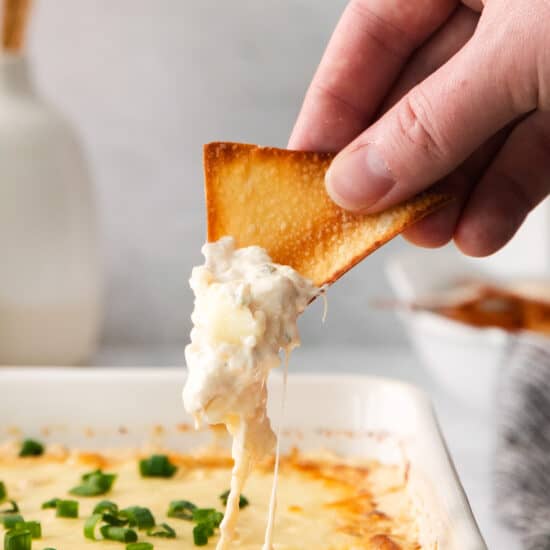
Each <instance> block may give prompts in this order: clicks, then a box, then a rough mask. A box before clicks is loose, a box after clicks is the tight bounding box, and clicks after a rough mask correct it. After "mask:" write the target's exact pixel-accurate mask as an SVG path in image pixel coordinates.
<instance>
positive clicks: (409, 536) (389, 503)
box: [0, 446, 421, 550]
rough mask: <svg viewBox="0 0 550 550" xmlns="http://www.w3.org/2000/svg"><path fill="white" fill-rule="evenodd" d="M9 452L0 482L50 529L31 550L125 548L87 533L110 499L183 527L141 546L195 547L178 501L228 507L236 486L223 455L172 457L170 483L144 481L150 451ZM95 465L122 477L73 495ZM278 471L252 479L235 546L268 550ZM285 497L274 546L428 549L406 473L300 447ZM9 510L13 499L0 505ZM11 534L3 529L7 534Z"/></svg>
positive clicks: (262, 469) (283, 477) (285, 476)
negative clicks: (66, 508) (70, 506)
mask: <svg viewBox="0 0 550 550" xmlns="http://www.w3.org/2000/svg"><path fill="white" fill-rule="evenodd" d="M10 448H11V447H10V446H4V447H2V448H0V481H3V482H4V484H5V486H6V489H7V493H8V498H9V499H12V500H14V501H16V502H17V504H18V506H19V508H20V514H21V515H22V516H23V517H24V519H25V521H39V522H40V523H41V525H42V539H41V540H35V541H33V548H38V549H42V548H46V547H52V548H56V549H57V550H79V549H81V548H91V547H93V546H94V545H95V547H96V548H104V549H105V550H108V549H113V550H115V549H118V550H120V549H123V548H125V545H124V544H121V543H119V542H113V541H107V540H101V541H97V542H94V541H92V540H89V539H86V538H85V537H84V534H83V527H84V522H85V520H86V519H87V518H88V517H89V516H90V515H91V514H92V511H93V508H94V507H95V505H96V504H97V503H98V502H100V501H101V500H105V499H108V500H110V501H113V502H115V503H116V504H118V506H119V508H121V509H122V508H125V507H130V506H142V507H147V508H149V509H150V510H151V512H152V513H153V515H154V516H155V519H156V523H157V524H161V523H163V522H165V523H168V524H169V525H170V526H171V527H172V528H173V529H174V530H175V531H176V535H177V536H176V538H175V539H163V538H154V537H148V536H147V535H146V534H145V531H139V532H138V534H139V541H140V542H141V541H143V542H145V541H148V542H151V543H152V544H153V545H154V548H155V549H156V550H170V549H183V548H195V545H194V542H193V534H192V530H193V525H194V524H193V523H192V522H191V521H186V520H182V519H176V518H169V517H167V515H166V514H167V510H168V506H169V504H170V502H171V501H174V500H188V501H191V502H193V503H194V504H196V505H197V506H199V507H201V508H215V509H217V510H219V511H220V512H223V511H224V507H223V504H222V502H221V500H220V498H219V495H220V494H221V493H223V492H224V491H225V490H226V489H228V487H227V484H228V479H229V473H230V471H231V467H232V460H231V458H230V457H228V456H224V455H222V454H219V453H209V454H201V455H181V454H170V455H169V457H170V461H171V462H172V463H173V464H175V465H176V466H177V467H178V470H177V472H176V474H175V475H174V476H173V477H172V478H170V479H164V478H143V477H141V475H140V473H139V468H138V460H139V458H142V455H141V454H140V453H136V452H133V451H132V452H130V451H118V452H116V453H111V454H109V455H105V454H99V453H97V454H96V453H89V452H86V453H85V452H79V451H70V452H69V451H66V450H64V449H62V448H60V447H58V448H56V447H51V448H49V449H47V451H46V453H45V454H44V455H43V456H40V457H32V458H18V457H17V453H16V452H15V451H13V452H12V451H11V450H10ZM13 448H14V449H15V446H13ZM97 468H101V469H102V470H103V471H104V472H109V473H115V474H117V479H116V481H115V483H114V485H113V487H112V488H111V490H109V491H108V493H106V494H104V495H101V496H96V497H75V496H73V495H70V494H69V490H70V489H71V488H72V487H74V486H75V485H78V483H79V480H80V478H81V476H82V475H83V474H85V473H87V472H90V471H93V470H95V469H97ZM272 468H273V459H272V458H269V459H266V460H264V461H263V462H261V463H260V464H259V465H258V467H257V468H255V469H254V471H253V472H252V473H251V475H250V477H249V479H248V481H247V484H246V487H245V489H244V495H245V496H246V498H247V499H248V501H249V504H248V506H246V507H244V508H243V509H242V510H241V514H240V520H239V523H238V527H237V529H236V533H235V537H236V538H235V540H234V541H233V542H232V543H231V548H239V549H247V550H248V549H250V550H251V549H255V550H258V549H259V548H261V547H262V543H263V538H264V533H265V522H266V516H267V512H268V506H269V493H270V490H271V483H272ZM278 491H279V498H278V507H277V520H276V524H275V528H274V537H273V538H274V544H273V546H274V548H275V549H276V550H283V549H284V550H298V549H316V550H322V549H327V550H329V549H330V550H344V549H383V550H399V549H402V550H413V549H415V550H417V549H420V548H421V547H420V545H419V544H418V543H417V540H418V536H417V526H416V522H415V519H414V513H413V509H412V504H411V502H410V500H409V497H408V495H407V490H406V480H405V476H404V472H403V469H402V468H399V467H397V466H388V465H382V464H380V463H377V462H363V463H359V462H355V463H351V462H344V461H342V460H339V459H336V458H335V457H333V456H329V455H327V456H324V455H314V456H309V455H308V456H306V455H303V454H300V453H299V452H297V451H295V452H293V453H291V454H290V455H288V456H285V457H283V458H282V459H281V469H280V477H279V489H278ZM54 497H57V498H61V499H74V500H78V501H79V517H78V518H77V519H64V518H57V517H56V515H55V510H52V509H45V510H43V509H42V508H41V506H42V503H44V502H46V501H48V500H50V499H52V498H54ZM5 507H6V503H4V504H2V505H0V508H5ZM4 531H5V529H4V528H3V527H2V526H0V534H1V535H2V537H3V536H4ZM218 538H219V529H216V532H215V534H214V536H212V537H210V539H209V541H208V546H207V547H210V548H215V546H216V544H217V542H218Z"/></svg>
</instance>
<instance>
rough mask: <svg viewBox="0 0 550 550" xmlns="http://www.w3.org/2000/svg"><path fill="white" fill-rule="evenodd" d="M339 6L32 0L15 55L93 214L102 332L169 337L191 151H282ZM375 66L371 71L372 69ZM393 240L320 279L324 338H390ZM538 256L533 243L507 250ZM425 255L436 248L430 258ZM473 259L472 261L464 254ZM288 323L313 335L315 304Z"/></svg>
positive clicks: (195, 189)
mask: <svg viewBox="0 0 550 550" xmlns="http://www.w3.org/2000/svg"><path fill="white" fill-rule="evenodd" d="M346 3H347V0H327V1H324V2H320V1H319V0H261V1H258V0H239V1H238V2H234V1H233V2H231V1H223V0H162V1H152V0H116V1H113V0H37V1H36V2H35V3H34V4H35V6H34V10H33V17H32V19H31V28H30V32H29V53H30V54H31V57H32V59H33V61H34V62H35V69H36V76H37V79H38V82H39V84H40V85H41V88H42V90H43V92H44V93H45V94H46V96H47V97H48V98H50V99H51V100H52V101H53V102H54V103H55V104H56V105H57V106H58V107H59V108H60V109H61V110H62V111H63V112H64V113H66V114H68V115H69V116H70V118H71V119H72V120H73V121H74V122H75V123H76V124H77V126H78V128H79V130H80V131H81V133H82V135H83V136H84V138H85V142H86V145H87V148H88V151H89V154H90V159H91V161H92V167H93V172H94V175H95V181H96V187H97V192H98V198H99V205H100V208H101V224H102V225H101V227H102V235H103V247H104V254H105V259H106V277H107V281H106V284H107V295H106V317H105V327H104V335H103V339H104V342H107V343H110V344H117V345H154V346H163V345H177V344H178V343H181V344H183V343H184V342H185V340H186V338H187V334H188V333H189V329H190V323H189V320H188V317H189V312H190V311H191V292H190V290H189V289H188V286H187V278H188V276H189V272H190V270H191V267H192V266H193V265H194V264H196V263H198V262H199V261H200V251H199V249H200V245H201V244H202V241H203V239H204V204H203V196H202V166H201V146H202V144H203V143H204V142H207V141H211V140H216V139H217V140H220V139H226V140H242V141H252V142H258V143H262V144H269V145H279V146H284V145H285V144H286V141H287V138H288V135H289V133H290V130H291V128H292V125H293V122H294V119H295V117H296V114H297V112H298V109H299V107H300V103H301V101H302V96H303V94H304V92H305V90H306V86H307V84H308V82H309V80H310V78H311V76H312V74H313V72H314V70H315V68H316V66H317V64H318V62H319V59H320V57H321V54H322V51H323V49H324V46H325V44H326V42H327V40H328V38H329V35H330V33H331V31H332V29H333V28H334V26H335V24H336V21H337V19H338V17H339V15H340V13H341V11H342V9H343V7H344V5H345V4H346ZM373 70H375V68H373ZM403 246H404V244H403V243H402V241H401V240H397V241H396V242H394V243H392V244H391V245H389V247H384V249H383V250H380V251H379V252H376V253H375V254H374V255H373V256H372V257H371V258H369V260H368V262H363V263H362V264H361V266H359V267H357V268H354V269H353V270H352V272H350V273H349V274H347V275H346V276H345V277H344V279H343V280H342V281H341V282H339V283H338V284H337V285H335V287H334V288H333V289H331V310H330V315H329V318H328V321H327V326H328V327H330V329H331V332H332V336H331V344H334V345H337V344H339V345H362V344H365V343H369V344H372V343H376V344H380V345H390V344H395V343H401V344H403V343H404V334H403V331H402V329H401V327H400V326H399V325H397V324H395V323H394V319H393V317H392V315H391V314H389V313H385V312H384V313H380V312H376V311H373V310H371V309H369V307H368V305H369V302H370V301H371V300H372V299H373V298H387V297H390V296H391V292H390V289H389V287H388V285H387V283H386V281H385V278H384V274H383V270H382V266H383V262H384V259H385V257H387V254H388V253H391V251H396V250H398V249H401V248H402V247H403ZM518 246H519V248H520V249H521V252H522V258H527V259H529V258H530V259H531V261H536V262H539V260H540V259H541V258H542V257H543V254H542V253H541V250H540V248H539V246H538V244H537V242H532V243H530V244H528V245H525V240H524V241H523V242H522V243H520V244H518ZM432 254H435V255H437V254H438V253H437V252H432ZM475 262H476V265H477V264H479V263H481V262H480V260H476V261H475ZM306 316H310V319H311V320H312V322H311V323H310V324H309V325H308V326H305V327H304V330H303V335H304V337H307V338H308V339H309V341H311V342H314V341H317V342H319V343H322V341H323V339H324V336H322V335H321V334H320V331H318V330H317V328H318V325H317V323H316V318H317V317H316V316H317V313H316V312H312V313H311V314H310V313H307V314H306Z"/></svg>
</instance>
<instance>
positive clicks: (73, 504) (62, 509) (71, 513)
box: [55, 500, 78, 518]
mask: <svg viewBox="0 0 550 550" xmlns="http://www.w3.org/2000/svg"><path fill="white" fill-rule="evenodd" d="M55 515H56V517H58V518H77V517H78V501H76V500H59V501H58V502H57V505H56V513H55Z"/></svg>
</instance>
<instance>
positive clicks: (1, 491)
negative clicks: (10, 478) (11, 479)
mask: <svg viewBox="0 0 550 550" xmlns="http://www.w3.org/2000/svg"><path fill="white" fill-rule="evenodd" d="M7 496H8V492H7V491H6V485H5V484H4V482H3V481H0V502H2V501H3V500H6V497H7Z"/></svg>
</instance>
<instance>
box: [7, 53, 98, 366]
mask: <svg viewBox="0 0 550 550" xmlns="http://www.w3.org/2000/svg"><path fill="white" fill-rule="evenodd" d="M0 159H1V163H0V254H1V260H0V364H33V363H41V364H60V363H61V364H74V363H80V362H82V361H85V360H87V359H88V358H89V355H90V354H91V353H92V352H93V350H94V349H95V346H96V340H97V336H98V331H99V320H100V312H99V294H100V266H99V251H98V242H97V234H96V229H97V228H96V219H95V211H94V208H93V206H94V204H93V201H92V193H91V182H90V174H89V172H88V167H87V165H86V163H85V161H84V159H83V156H82V150H81V147H80V143H79V141H78V138H77V136H76V135H75V132H74V130H73V128H72V127H71V126H70V125H68V124H67V122H66V121H65V119H64V118H63V117H62V116H61V115H60V114H59V113H58V112H57V111H56V110H55V109H53V108H52V107H51V106H50V105H48V104H47V103H45V102H44V101H43V100H42V98H41V97H40V96H39V95H37V94H36V91H35V88H34V83H33V80H32V75H30V72H29V70H28V65H27V62H26V60H25V59H24V58H21V57H19V56H15V55H7V54H2V55H0Z"/></svg>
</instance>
